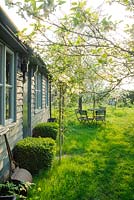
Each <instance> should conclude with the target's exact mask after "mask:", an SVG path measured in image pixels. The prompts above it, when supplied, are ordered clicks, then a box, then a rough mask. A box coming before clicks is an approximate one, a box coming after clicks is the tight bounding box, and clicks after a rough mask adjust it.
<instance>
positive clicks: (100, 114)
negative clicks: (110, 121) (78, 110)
mask: <svg viewBox="0 0 134 200" xmlns="http://www.w3.org/2000/svg"><path fill="white" fill-rule="evenodd" d="M94 120H95V121H96V122H97V121H102V122H104V121H105V120H106V109H98V110H96V111H95V117H94Z"/></svg>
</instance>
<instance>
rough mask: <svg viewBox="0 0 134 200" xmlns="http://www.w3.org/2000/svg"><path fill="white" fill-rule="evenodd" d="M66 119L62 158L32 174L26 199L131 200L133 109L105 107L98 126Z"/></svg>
mask: <svg viewBox="0 0 134 200" xmlns="http://www.w3.org/2000/svg"><path fill="white" fill-rule="evenodd" d="M66 119H68V120H67V122H66V129H65V130H66V132H65V136H64V144H63V157H62V162H61V164H60V165H59V164H58V159H57V158H55V160H54V163H53V167H52V168H51V169H50V170H49V171H44V172H41V173H40V174H39V175H38V177H35V178H34V182H35V186H33V187H32V188H31V189H30V191H29V194H28V198H27V199H29V200H30V199H31V200H34V199H40V200H134V109H132V108H117V109H112V108H108V109H107V118H106V124H102V125H97V126H96V125H94V126H86V125H81V124H79V123H78V122H77V121H76V119H75V115H74V113H72V112H68V114H67V118H66Z"/></svg>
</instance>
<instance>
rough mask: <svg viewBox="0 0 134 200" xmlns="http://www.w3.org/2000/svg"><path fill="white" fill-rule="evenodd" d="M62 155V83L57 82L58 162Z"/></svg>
mask: <svg viewBox="0 0 134 200" xmlns="http://www.w3.org/2000/svg"><path fill="white" fill-rule="evenodd" d="M61 157H62V84H61V83H59V164H60V163H61Z"/></svg>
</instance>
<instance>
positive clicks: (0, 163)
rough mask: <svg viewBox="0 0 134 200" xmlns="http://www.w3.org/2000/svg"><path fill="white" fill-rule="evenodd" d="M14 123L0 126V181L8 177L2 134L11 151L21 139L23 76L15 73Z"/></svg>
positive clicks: (7, 163) (7, 160)
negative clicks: (5, 137)
mask: <svg viewBox="0 0 134 200" xmlns="http://www.w3.org/2000/svg"><path fill="white" fill-rule="evenodd" d="M16 79H17V80H16V121H15V122H13V123H10V124H8V125H5V126H1V125H0V135H1V136H0V180H3V179H7V177H8V175H9V159H8V153H7V149H6V145H5V139H4V134H6V135H7V138H8V142H9V144H10V148H11V150H12V149H13V147H14V145H15V144H16V143H17V141H19V140H20V139H22V138H23V76H22V73H21V72H17V76H16Z"/></svg>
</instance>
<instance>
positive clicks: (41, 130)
mask: <svg viewBox="0 0 134 200" xmlns="http://www.w3.org/2000/svg"><path fill="white" fill-rule="evenodd" d="M57 134H58V124H57V123H56V122H43V123H39V124H37V125H36V126H35V127H34V128H33V131H32V136H33V137H50V138H52V139H54V140H56V138H57Z"/></svg>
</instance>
